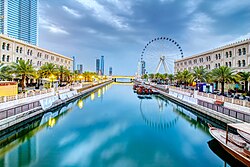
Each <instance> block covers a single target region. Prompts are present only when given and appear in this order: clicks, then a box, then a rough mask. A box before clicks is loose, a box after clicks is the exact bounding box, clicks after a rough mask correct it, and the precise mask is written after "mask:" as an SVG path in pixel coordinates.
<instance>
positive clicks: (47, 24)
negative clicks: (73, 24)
mask: <svg viewBox="0 0 250 167" xmlns="http://www.w3.org/2000/svg"><path fill="white" fill-rule="evenodd" d="M39 24H40V25H41V26H42V27H43V28H45V29H48V30H49V32H51V33H55V34H65V35H68V34H69V33H68V32H67V31H66V30H64V29H63V27H61V26H58V25H56V24H54V23H52V21H50V20H48V19H46V18H43V17H40V18H39Z"/></svg>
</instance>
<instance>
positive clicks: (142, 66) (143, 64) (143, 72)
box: [141, 60, 146, 75]
mask: <svg viewBox="0 0 250 167" xmlns="http://www.w3.org/2000/svg"><path fill="white" fill-rule="evenodd" d="M144 74H146V63H145V61H143V60H142V61H141V75H144Z"/></svg>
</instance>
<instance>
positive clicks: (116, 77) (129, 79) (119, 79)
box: [112, 75, 135, 83]
mask: <svg viewBox="0 0 250 167" xmlns="http://www.w3.org/2000/svg"><path fill="white" fill-rule="evenodd" d="M124 79H125V80H127V81H124ZM134 79H135V77H134V76H122V75H114V76H112V80H113V81H115V82H121V83H124V82H129V83H130V82H132V81H133V80H134Z"/></svg>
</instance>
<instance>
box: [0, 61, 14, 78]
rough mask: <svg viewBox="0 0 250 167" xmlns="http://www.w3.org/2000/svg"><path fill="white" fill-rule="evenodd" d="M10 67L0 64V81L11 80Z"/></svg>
mask: <svg viewBox="0 0 250 167" xmlns="http://www.w3.org/2000/svg"><path fill="white" fill-rule="evenodd" d="M11 79H12V76H11V74H10V66H8V65H4V64H3V63H1V62H0V80H11Z"/></svg>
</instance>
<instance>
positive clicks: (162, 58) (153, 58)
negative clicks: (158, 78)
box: [140, 37, 183, 74]
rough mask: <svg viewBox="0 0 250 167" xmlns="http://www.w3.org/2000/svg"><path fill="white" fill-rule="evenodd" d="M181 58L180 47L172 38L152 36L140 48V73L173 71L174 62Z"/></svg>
mask: <svg viewBox="0 0 250 167" xmlns="http://www.w3.org/2000/svg"><path fill="white" fill-rule="evenodd" d="M181 58H183V51H182V48H181V46H180V44H178V43H177V42H176V41H175V40H174V39H171V38H167V37H158V38H154V39H152V40H151V41H149V42H148V43H147V44H146V45H145V47H144V48H143V50H142V53H141V64H142V65H141V66H142V68H141V72H140V73H141V74H145V73H148V74H150V73H173V72H174V62H175V61H176V60H178V59H181ZM161 66H163V68H161Z"/></svg>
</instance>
